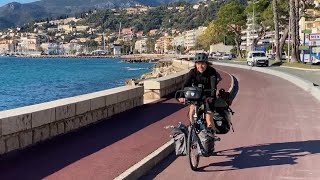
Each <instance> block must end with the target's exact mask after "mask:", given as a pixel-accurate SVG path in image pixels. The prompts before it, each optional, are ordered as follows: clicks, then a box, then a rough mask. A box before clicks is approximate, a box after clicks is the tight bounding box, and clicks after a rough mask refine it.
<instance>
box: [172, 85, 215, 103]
mask: <svg viewBox="0 0 320 180" xmlns="http://www.w3.org/2000/svg"><path fill="white" fill-rule="evenodd" d="M184 92H185V90H178V91H176V93H175V95H174V97H175V99H176V100H177V101H178V98H179V97H177V96H178V95H179V94H181V93H184ZM203 92H211V93H212V92H216V89H205V90H203ZM214 95H215V93H214ZM205 98H206V96H205V95H203V96H202V100H204V99H205ZM195 102H196V101H188V102H187V103H185V104H193V103H195Z"/></svg>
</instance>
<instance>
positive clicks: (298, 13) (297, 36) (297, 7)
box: [294, 0, 300, 62]
mask: <svg viewBox="0 0 320 180" xmlns="http://www.w3.org/2000/svg"><path fill="white" fill-rule="evenodd" d="M299 1H300V0H295V1H294V5H295V12H296V18H295V24H296V38H295V41H296V47H297V50H296V54H297V61H298V62H300V55H299V48H298V47H299V46H300V36H299V35H300V33H299V29H300V28H299V21H300V12H299V11H300V2H299Z"/></svg>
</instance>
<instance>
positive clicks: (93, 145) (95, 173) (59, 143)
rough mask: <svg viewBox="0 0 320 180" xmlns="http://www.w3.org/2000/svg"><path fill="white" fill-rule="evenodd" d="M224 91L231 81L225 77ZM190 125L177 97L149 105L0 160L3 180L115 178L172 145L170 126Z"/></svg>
mask: <svg viewBox="0 0 320 180" xmlns="http://www.w3.org/2000/svg"><path fill="white" fill-rule="evenodd" d="M220 74H221V76H222V82H221V83H219V87H220V88H221V87H223V88H225V89H229V87H230V84H231V78H230V76H229V75H228V74H226V73H223V72H220ZM179 121H181V122H183V123H185V124H186V123H187V122H188V121H187V107H185V106H184V105H182V104H179V103H177V101H176V100H174V99H172V98H170V97H169V98H163V99H161V100H159V101H157V102H154V103H150V104H145V105H143V106H139V107H136V108H134V109H131V110H129V111H126V112H123V113H120V114H119V115H115V116H113V117H112V118H111V119H108V120H105V121H102V122H99V123H97V124H94V125H92V126H89V127H87V128H83V129H80V130H78V131H76V132H72V133H68V134H65V135H62V136H59V137H56V138H53V139H51V140H48V141H45V142H42V143H40V144H37V145H35V146H33V147H30V148H27V149H25V150H22V151H17V152H12V153H9V154H7V155H5V156H0V180H20V179H23V180H29V179H30V180H34V179H52V180H57V179H58V180H60V179H61V180H88V179H94V180H96V179H101V180H107V179H113V178H115V177H117V176H118V175H120V174H121V173H122V172H124V171H125V170H127V169H128V168H130V167H131V166H133V165H134V164H135V163H137V162H139V161H140V160H142V159H143V158H144V157H146V156H147V155H149V154H150V153H152V152H153V151H155V150H156V149H158V148H159V147H160V146H162V145H163V144H165V143H166V142H168V141H169V140H170V137H169V135H170V131H169V130H166V129H164V127H165V126H168V125H176V124H178V122H179Z"/></svg>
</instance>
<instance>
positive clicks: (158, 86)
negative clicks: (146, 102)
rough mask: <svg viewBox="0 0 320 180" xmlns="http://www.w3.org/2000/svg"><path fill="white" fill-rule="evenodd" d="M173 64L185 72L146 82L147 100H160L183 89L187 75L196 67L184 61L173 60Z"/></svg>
mask: <svg viewBox="0 0 320 180" xmlns="http://www.w3.org/2000/svg"><path fill="white" fill-rule="evenodd" d="M172 63H173V65H174V66H177V67H180V68H183V69H185V70H183V71H179V72H177V73H175V74H171V75H168V76H165V77H161V78H157V79H152V80H146V81H144V85H143V86H144V98H145V99H160V98H162V97H164V96H166V95H169V94H171V93H174V92H176V91H177V90H178V89H181V87H182V83H183V82H184V81H185V79H186V76H187V73H188V72H189V70H190V68H192V67H193V66H194V63H193V62H191V61H183V60H173V61H172Z"/></svg>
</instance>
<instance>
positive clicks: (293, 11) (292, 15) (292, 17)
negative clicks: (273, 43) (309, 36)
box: [289, 0, 298, 63]
mask: <svg viewBox="0 0 320 180" xmlns="http://www.w3.org/2000/svg"><path fill="white" fill-rule="evenodd" d="M289 7H290V21H291V26H290V30H291V37H292V39H291V40H292V51H291V60H290V62H292V63H294V62H298V59H297V41H296V36H297V31H296V23H295V22H296V18H297V16H296V6H295V0H290V1H289Z"/></svg>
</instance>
